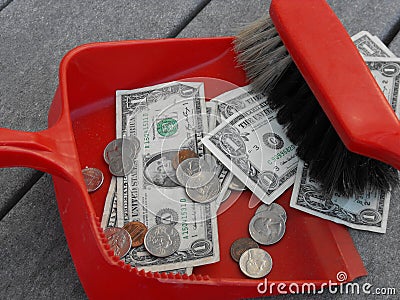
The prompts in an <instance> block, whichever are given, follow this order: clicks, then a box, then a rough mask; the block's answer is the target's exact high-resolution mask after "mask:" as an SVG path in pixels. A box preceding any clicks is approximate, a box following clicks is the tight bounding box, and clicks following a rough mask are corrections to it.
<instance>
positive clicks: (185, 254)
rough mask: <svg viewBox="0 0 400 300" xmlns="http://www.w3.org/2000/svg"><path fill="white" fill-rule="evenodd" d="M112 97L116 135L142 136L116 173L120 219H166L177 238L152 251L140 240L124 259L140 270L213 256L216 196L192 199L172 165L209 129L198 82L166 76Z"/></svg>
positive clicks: (169, 267)
mask: <svg viewBox="0 0 400 300" xmlns="http://www.w3.org/2000/svg"><path fill="white" fill-rule="evenodd" d="M116 103H117V137H129V136H131V135H134V136H136V137H137V138H138V139H139V140H140V142H141V151H140V153H139V155H138V157H137V159H136V168H135V171H134V172H133V173H131V174H129V175H128V176H125V177H119V178H118V179H117V198H118V202H119V204H118V206H119V207H123V216H122V223H126V222H130V221H140V222H142V223H144V224H145V225H146V226H147V227H149V228H150V227H152V226H154V225H156V224H169V225H172V226H175V228H176V229H177V230H178V231H179V234H180V239H181V244H180V248H179V250H178V251H177V252H176V253H174V254H173V255H171V256H168V257H165V258H158V257H154V256H152V255H150V254H149V253H148V252H147V251H146V250H145V248H144V246H141V247H138V248H133V249H131V251H130V252H129V253H128V254H127V255H126V256H125V262H126V263H128V264H131V265H132V266H135V267H137V268H138V269H144V270H145V271H167V270H172V269H181V268H187V267H193V266H197V265H204V264H208V263H213V262H216V261H218V260H219V244H218V228H217V219H216V210H217V205H216V201H213V202H210V203H207V204H199V203H195V202H193V201H192V200H191V199H190V198H188V196H187V195H186V192H185V189H184V188H183V187H181V186H180V185H179V184H178V183H177V180H176V174H175V170H174V169H173V167H172V159H173V158H174V157H175V156H176V154H177V153H178V151H179V150H180V149H182V148H187V149H191V150H192V151H194V152H196V153H197V154H198V155H199V156H200V157H202V156H203V155H204V154H205V148H204V146H203V145H202V144H201V143H200V140H201V139H202V137H203V136H204V133H205V132H207V131H208V125H207V118H206V107H205V101H204V87H203V84H202V83H188V82H171V83H166V84H161V85H157V86H153V87H147V88H142V89H135V90H131V91H117V102H116ZM160 242H161V241H160ZM162 242H168V241H162Z"/></svg>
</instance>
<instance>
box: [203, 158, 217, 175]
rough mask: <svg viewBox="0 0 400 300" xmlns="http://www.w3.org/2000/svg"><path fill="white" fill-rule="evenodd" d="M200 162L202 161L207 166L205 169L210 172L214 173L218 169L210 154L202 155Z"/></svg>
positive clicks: (215, 160) (214, 159)
mask: <svg viewBox="0 0 400 300" xmlns="http://www.w3.org/2000/svg"><path fill="white" fill-rule="evenodd" d="M200 161H204V163H206V164H207V169H209V170H210V171H211V172H216V171H217V169H218V167H219V165H218V163H217V159H216V158H215V157H214V155H211V154H204V156H203V157H201V158H200ZM202 165H203V164H202ZM203 166H204V165H203Z"/></svg>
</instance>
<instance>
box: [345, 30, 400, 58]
mask: <svg viewBox="0 0 400 300" xmlns="http://www.w3.org/2000/svg"><path fill="white" fill-rule="evenodd" d="M351 38H352V40H353V42H354V44H355V45H356V47H357V49H358V51H359V52H360V54H361V55H362V56H363V57H396V56H395V55H394V54H393V52H392V51H390V50H389V48H388V47H386V45H385V44H384V43H382V41H381V40H380V39H379V38H378V37H376V36H373V35H372V34H370V33H369V32H368V31H361V32H359V33H357V34H355V35H353V36H352V37H351Z"/></svg>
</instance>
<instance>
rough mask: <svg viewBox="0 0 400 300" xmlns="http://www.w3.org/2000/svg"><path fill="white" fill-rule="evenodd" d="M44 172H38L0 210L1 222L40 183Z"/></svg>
mask: <svg viewBox="0 0 400 300" xmlns="http://www.w3.org/2000/svg"><path fill="white" fill-rule="evenodd" d="M43 174H44V173H43V172H39V171H36V172H35V173H34V174H33V175H32V177H31V179H30V180H29V181H28V182H27V183H26V184H25V185H24V186H23V187H22V188H20V189H19V190H18V191H17V192H16V193H15V194H14V196H13V197H12V198H11V199H9V200H8V201H7V202H6V203H5V205H3V207H2V208H1V209H0V221H1V220H3V218H4V217H5V216H6V215H7V214H8V213H9V212H10V211H11V210H12V209H13V208H14V206H15V205H17V203H18V202H19V201H20V200H21V199H22V198H23V197H24V196H25V195H26V193H28V192H29V190H30V189H31V188H32V187H33V186H34V185H35V184H36V183H37V182H38V181H39V179H40V178H42V176H43Z"/></svg>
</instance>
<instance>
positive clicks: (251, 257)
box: [239, 248, 272, 278]
mask: <svg viewBox="0 0 400 300" xmlns="http://www.w3.org/2000/svg"><path fill="white" fill-rule="evenodd" d="M239 267H240V270H241V271H242V272H243V274H245V275H246V276H248V277H250V278H262V277H264V276H266V275H267V274H268V273H269V272H271V270H272V257H271V255H269V253H268V252H267V251H265V250H263V249H261V248H252V249H249V250H246V251H245V252H244V253H243V254H242V255H241V256H240V259H239Z"/></svg>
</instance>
